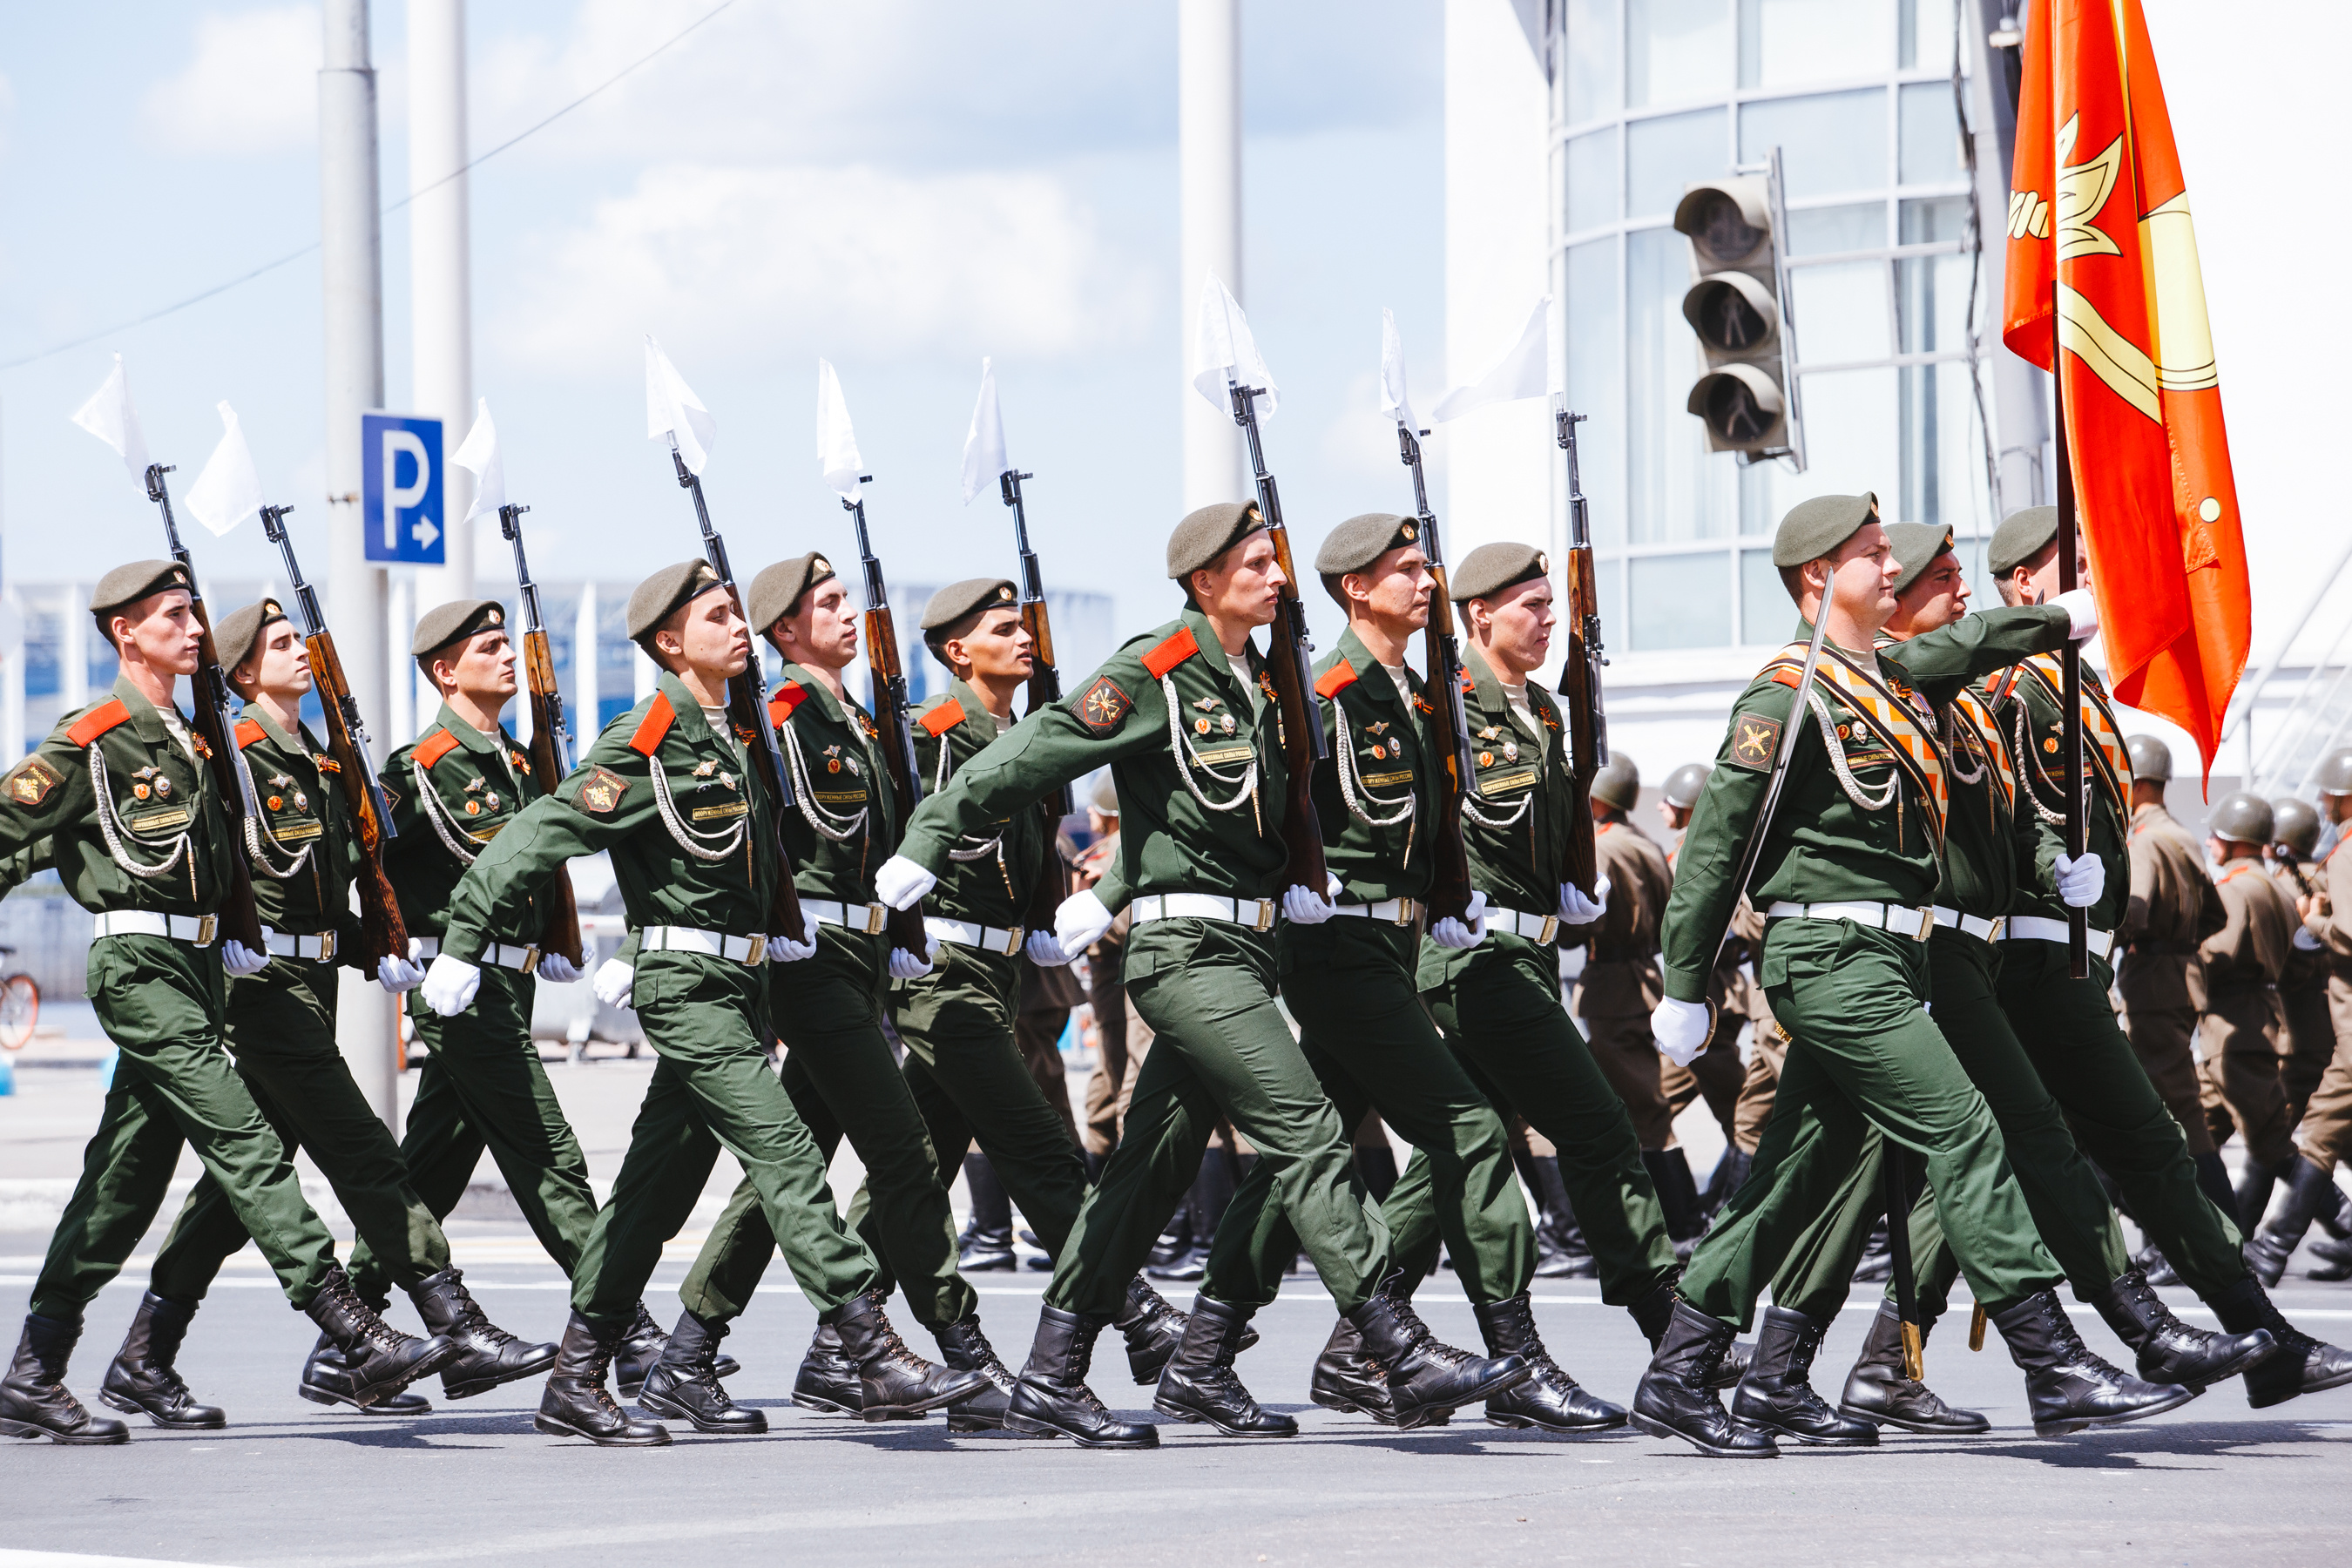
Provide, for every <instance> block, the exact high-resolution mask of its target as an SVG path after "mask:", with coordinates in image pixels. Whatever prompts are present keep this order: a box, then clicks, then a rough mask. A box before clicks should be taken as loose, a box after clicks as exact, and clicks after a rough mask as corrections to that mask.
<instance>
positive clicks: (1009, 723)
mask: <svg viewBox="0 0 2352 1568" xmlns="http://www.w3.org/2000/svg"><path fill="white" fill-rule="evenodd" d="M982 712H987V710H985V709H982ZM988 721H989V722H990V723H992V724H993V725H995V726H996V732H997V733H998V734H1000V735H1009V734H1011V733H1012V732H1013V724H1014V723H1015V722H1016V721H1015V720H1014V719H1013V717H1012V716H1011V715H1010V714H1005V713H990V714H989V715H988Z"/></svg>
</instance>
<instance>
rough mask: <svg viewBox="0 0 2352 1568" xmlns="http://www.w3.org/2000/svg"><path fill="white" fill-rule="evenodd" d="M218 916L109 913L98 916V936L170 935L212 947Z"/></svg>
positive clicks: (172, 937) (121, 911)
mask: <svg viewBox="0 0 2352 1568" xmlns="http://www.w3.org/2000/svg"><path fill="white" fill-rule="evenodd" d="M219 927H220V917H219V916H218V915H158V914H150V913H149V912H148V911H146V910H108V911H107V912H106V913H104V914H102V915H100V916H99V917H98V929H97V931H95V932H94V933H93V934H95V935H98V936H168V937H170V938H171V939H172V940H173V942H187V943H189V944H190V945H191V946H194V947H210V946H212V944H213V937H214V935H215V932H216V931H218V930H219Z"/></svg>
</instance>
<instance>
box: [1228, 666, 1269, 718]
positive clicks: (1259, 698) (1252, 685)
mask: <svg viewBox="0 0 2352 1568" xmlns="http://www.w3.org/2000/svg"><path fill="white" fill-rule="evenodd" d="M1225 663H1226V664H1227V665H1228V666H1229V667H1231V668H1232V669H1233V672H1234V679H1235V680H1238V681H1240V682H1241V683H1242V689H1243V690H1244V691H1246V692H1248V693H1249V700H1250V711H1251V712H1253V713H1255V712H1256V711H1257V710H1258V708H1259V706H1260V705H1261V704H1262V703H1263V702H1264V701H1265V698H1264V696H1263V695H1262V694H1261V693H1260V692H1259V691H1258V689H1257V682H1256V681H1255V680H1253V679H1250V668H1249V656H1248V655H1247V654H1234V653H1229V654H1227V655H1225Z"/></svg>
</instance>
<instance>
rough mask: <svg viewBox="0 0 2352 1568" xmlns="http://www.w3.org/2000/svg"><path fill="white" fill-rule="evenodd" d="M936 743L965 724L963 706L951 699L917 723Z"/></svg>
mask: <svg viewBox="0 0 2352 1568" xmlns="http://www.w3.org/2000/svg"><path fill="white" fill-rule="evenodd" d="M915 722H916V723H918V724H920V725H921V726H922V727H923V731H924V733H926V734H928V735H929V736H930V737H931V739H933V740H934V741H936V740H938V739H939V738H940V736H941V735H944V734H946V733H947V732H948V731H950V730H952V729H954V728H955V727H956V726H957V725H959V724H961V723H962V722H963V704H962V703H961V702H959V701H957V700H955V699H954V698H952V697H950V698H949V699H948V700H946V701H944V702H942V703H940V705H939V706H938V707H936V708H934V709H932V710H930V711H929V712H928V713H926V714H924V715H923V716H922V717H921V718H919V719H918V720H916V721H915Z"/></svg>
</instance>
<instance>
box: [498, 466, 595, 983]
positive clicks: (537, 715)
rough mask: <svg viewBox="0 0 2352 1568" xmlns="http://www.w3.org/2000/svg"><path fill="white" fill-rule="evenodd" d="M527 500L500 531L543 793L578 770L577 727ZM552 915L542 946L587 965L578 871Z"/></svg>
mask: <svg viewBox="0 0 2352 1568" xmlns="http://www.w3.org/2000/svg"><path fill="white" fill-rule="evenodd" d="M529 510H530V508H529V507H527V506H502V507H500V508H499V532H500V533H503V534H505V535H506V536H507V539H508V541H509V542H510V543H512V544H513V545H514V558H515V581H516V582H517V583H518V584H520V585H521V588H522V669H523V679H524V681H525V682H526V683H527V685H528V686H529V688H530V776H531V782H532V783H533V784H537V785H538V786H539V793H540V794H541V795H552V794H554V793H555V786H556V785H558V784H562V782H563V776H564V775H565V774H566V773H570V772H571V771H572V731H571V730H570V729H569V728H568V727H566V725H565V724H564V722H563V694H562V692H561V691H559V690H557V689H556V686H555V654H554V652H553V650H551V648H550V647H548V645H547V617H546V616H543V615H542V614H541V613H540V607H539V584H538V583H537V582H536V581H534V580H533V579H532V577H531V574H530V563H529V562H528V561H526V560H524V559H523V553H522V514H523V513H525V512H527V511H529ZM542 896H543V897H544V898H545V899H546V900H547V919H546V921H544V922H543V924H542V925H541V929H540V933H539V951H540V952H551V953H554V954H555V955H556V956H557V957H559V958H562V959H564V960H565V961H567V962H568V963H571V965H572V967H573V968H575V969H584V968H586V967H587V964H588V955H587V952H586V950H585V948H584V947H583V945H582V943H581V941H580V905H579V901H578V900H576V899H575V898H574V897H573V896H572V871H571V868H569V867H558V868H556V872H555V875H554V877H553V878H551V879H550V880H549V882H548V885H547V890H546V892H545V893H544V894H543V895H542Z"/></svg>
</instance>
